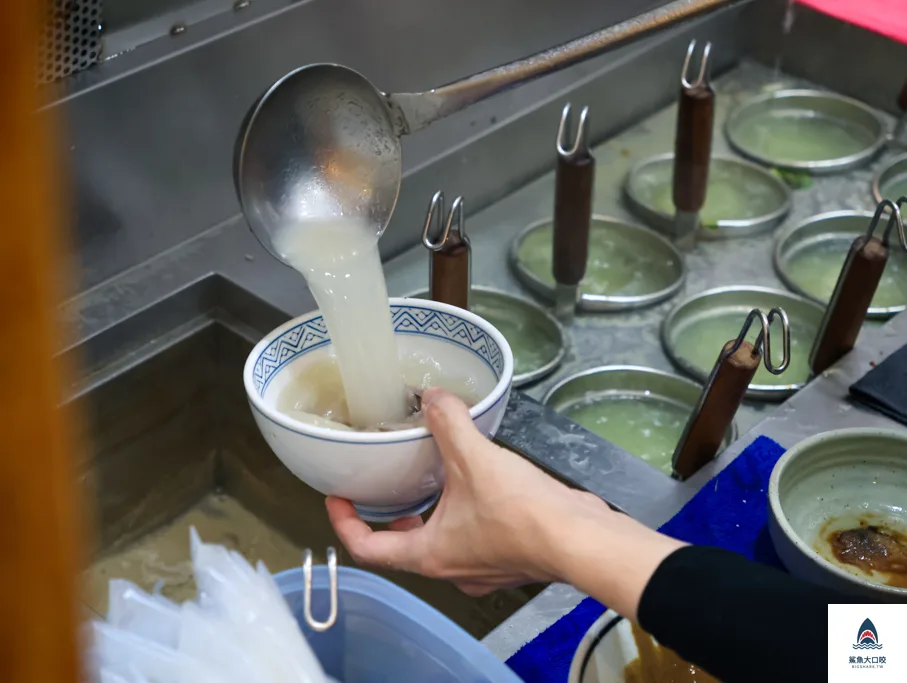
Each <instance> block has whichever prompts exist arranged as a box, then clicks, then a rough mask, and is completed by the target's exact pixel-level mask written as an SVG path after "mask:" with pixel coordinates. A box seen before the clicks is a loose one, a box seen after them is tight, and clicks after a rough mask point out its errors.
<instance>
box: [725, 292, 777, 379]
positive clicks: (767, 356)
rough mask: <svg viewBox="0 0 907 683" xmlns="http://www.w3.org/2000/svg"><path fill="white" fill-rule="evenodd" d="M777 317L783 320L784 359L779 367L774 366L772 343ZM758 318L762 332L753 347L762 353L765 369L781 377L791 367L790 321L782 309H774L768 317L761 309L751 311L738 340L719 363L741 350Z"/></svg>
mask: <svg viewBox="0 0 907 683" xmlns="http://www.w3.org/2000/svg"><path fill="white" fill-rule="evenodd" d="M776 317H777V318H781V352H782V358H781V362H780V363H779V364H778V365H774V364H773V361H772V343H771V327H772V321H773V320H774V319H775V318H776ZM756 318H759V322H760V323H761V325H762V331H761V332H759V336H758V337H756V343H755V344H753V347H754V348H755V349H756V352H757V353H762V364H763V365H764V366H765V369H766V370H768V371H769V372H770V373H772V374H773V375H780V374H781V373H782V372H784V371H785V370H787V366H788V365H790V320H789V319H788V317H787V313H785V312H784V309H782V308H773V309H772V310H770V311H769V312H768V316H766V315H765V313H763V312H762V310H761V309H759V308H754V309H753V310H752V311H750V314H749V315H748V316H746V321H745V322H744V323H743V327H742V328H740V334H738V335H737V339H735V340H734V345H733V346H732V347H731V348H730V349H728V350H727V351H726V352H725V353H724V354H722V358H721V359H719V363H720V361H721V360H723V359H724V358H728V357H730V356H732V355H734V354H735V353H736V352H737V349H739V348H740V345H741V344H742V343H743V340H744V339H746V335H747V334H749V331H750V328H751V327H752V326H753V321H754V320H755V319H756ZM763 345H764V346H765V352H764V353H763V351H762V346H763Z"/></svg>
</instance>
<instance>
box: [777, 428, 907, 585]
mask: <svg viewBox="0 0 907 683" xmlns="http://www.w3.org/2000/svg"><path fill="white" fill-rule="evenodd" d="M768 498H769V508H770V513H769V520H768V521H769V533H770V535H771V538H772V542H773V543H774V545H775V550H776V551H777V552H778V557H780V558H781V561H782V562H783V563H784V566H785V567H787V570H788V571H789V572H790V573H791V574H793V575H794V576H798V577H800V578H803V579H806V580H808V581H812V582H813V583H818V584H823V585H826V586H829V587H831V588H835V589H837V590H840V591H844V592H847V593H850V594H852V595H866V596H869V597H872V598H875V599H877V600H884V601H889V602H905V601H907V588H896V587H893V586H888V585H885V584H883V583H881V582H880V581H881V579H879V580H873V579H872V578H871V577H870V576H869V575H867V574H866V573H864V572H862V571H861V570H859V569H858V568H856V567H853V566H851V565H847V564H843V563H841V562H839V561H838V560H836V559H834V556H833V554H832V553H831V548H830V547H829V544H828V542H827V540H825V537H826V536H827V535H828V533H830V532H834V531H841V530H844V529H847V528H852V527H854V526H857V525H858V524H859V523H860V521H861V520H862V521H868V522H870V523H872V522H884V523H885V524H886V526H888V527H890V528H892V529H894V530H896V531H900V532H901V533H907V430H904V429H898V430H885V429H840V430H837V431H832V432H826V433H824V434H819V435H818V436H814V437H811V438H809V439H806V440H805V441H801V442H800V443H798V444H797V445H796V446H794V447H793V448H791V449H790V450H789V451H787V453H785V454H784V455H783V456H782V457H781V459H780V460H778V462H777V464H776V465H775V468H774V470H773V471H772V476H771V479H770V480H769V487H768Z"/></svg>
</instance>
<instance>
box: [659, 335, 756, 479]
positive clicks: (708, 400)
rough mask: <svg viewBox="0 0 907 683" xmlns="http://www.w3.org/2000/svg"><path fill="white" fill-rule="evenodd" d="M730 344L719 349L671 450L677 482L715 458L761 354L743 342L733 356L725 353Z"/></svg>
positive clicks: (731, 346)
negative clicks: (697, 404) (703, 385)
mask: <svg viewBox="0 0 907 683" xmlns="http://www.w3.org/2000/svg"><path fill="white" fill-rule="evenodd" d="M734 343H735V340H731V341H729V342H728V343H727V344H725V345H724V348H723V349H722V350H721V356H719V361H718V363H717V366H716V368H715V369H714V370H713V372H712V377H711V379H710V381H709V384H708V385H706V388H705V389H704V390H703V392H702V396H701V397H700V399H699V406H698V408H697V409H696V411H695V412H694V413H693V414H692V415H691V416H690V420H689V422H687V426H686V428H685V429H684V432H683V436H681V438H680V442H679V443H678V444H677V448H676V450H675V451H674V461H673V463H674V473H675V475H676V476H677V477H678V478H679V479H681V480H684V479H688V478H689V477H691V476H693V475H694V474H696V472H698V471H699V470H700V469H702V467H703V466H704V465H706V464H707V463H709V462H711V461H712V460H713V459H714V458H715V455H716V454H717V453H718V449H719V448H721V444H722V442H723V441H724V437H725V435H726V434H727V431H728V429H729V428H730V426H731V423H732V422H733V420H734V415H736V414H737V409H738V408H739V407H740V403H741V402H742V401H743V398H744V396H746V390H747V387H749V385H750V382H752V381H753V376H754V375H755V374H756V370H758V369H759V363H760V362H761V361H762V354H761V353H759V351H757V350H756V347H755V346H753V345H752V344H751V343H750V342H748V341H744V342H742V343H741V344H740V347H739V348H738V349H737V350H736V351H735V352H734V353H732V354H728V352H729V351H730V350H731V349H732V348H733V346H734Z"/></svg>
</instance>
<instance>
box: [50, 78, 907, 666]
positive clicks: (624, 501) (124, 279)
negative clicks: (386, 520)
mask: <svg viewBox="0 0 907 683" xmlns="http://www.w3.org/2000/svg"><path fill="white" fill-rule="evenodd" d="M772 81H773V78H772V73H771V72H770V71H769V70H767V69H765V68H763V67H760V66H758V65H755V64H752V63H744V64H743V66H741V67H740V68H738V69H736V70H735V71H733V72H732V73H730V74H729V75H727V76H726V77H724V78H722V79H720V81H719V82H718V83H717V84H716V87H717V92H718V109H717V112H716V121H717V125H716V131H720V128H719V126H720V124H721V122H722V120H723V118H724V117H725V116H726V114H727V111H728V109H729V108H730V107H732V106H733V105H734V104H735V103H736V102H737V101H739V99H740V98H741V97H743V96H745V95H746V94H750V93H754V92H756V91H758V90H760V89H761V88H764V87H766V86H769V85H771V84H772ZM582 104H584V102H582V101H578V100H577V101H574V105H582ZM595 115H596V111H595V110H594V109H593V110H592V112H591V116H592V117H594V116H595ZM554 123H555V122H554V121H553V120H552V128H551V130H550V139H549V138H545V139H539V140H537V141H533V142H532V144H537V145H540V146H543V147H548V148H552V149H553V137H554V127H553V124H554ZM673 129H674V121H673V107H671V108H669V109H666V110H664V111H661V112H659V113H657V114H655V115H654V116H652V117H651V118H648V119H646V120H644V121H643V122H641V123H639V124H638V125H636V126H634V127H633V128H631V129H629V130H627V131H626V132H624V133H622V134H621V135H619V136H617V137H616V138H614V139H612V140H610V141H608V142H606V143H605V144H603V145H601V146H600V147H598V148H597V149H596V150H595V156H596V159H597V161H598V167H597V175H596V196H595V210H596V212H597V213H602V214H606V215H612V216H616V217H620V218H631V216H630V215H629V214H628V213H627V212H626V210H625V209H624V207H623V204H622V202H621V199H620V187H621V184H622V181H623V177H624V174H625V172H626V170H627V168H628V167H629V166H630V165H631V164H633V163H634V162H636V161H638V160H640V159H642V158H644V157H647V156H649V155H652V154H656V153H660V152H664V151H666V150H669V149H670V148H671V145H672V136H673ZM714 149H715V151H716V152H726V151H727V147H726V144H725V141H724V138H723V137H722V136H721V134H720V132H719V133H718V134H717V135H716V139H715V145H714ZM881 163H882V159H880V160H877V161H876V162H875V163H874V164H873V165H871V166H870V167H868V168H865V169H862V170H860V171H857V172H854V173H851V174H848V175H847V176H842V177H829V178H823V179H816V181H815V184H814V185H813V186H812V187H811V188H810V189H808V190H803V191H798V192H796V193H795V197H794V209H793V212H792V213H791V215H790V216H789V218H788V220H787V222H788V223H789V222H791V221H797V220H800V219H802V218H805V217H807V216H810V215H812V214H815V213H818V212H820V211H824V210H830V209H838V208H853V209H866V208H870V207H871V206H872V200H871V196H870V192H869V184H870V179H871V176H872V174H873V172H874V171H875V170H876V168H877V167H878V166H879V165H880V164H881ZM552 165H553V155H552ZM434 189H442V190H445V191H448V192H451V191H453V190H454V189H455V188H444V187H441V188H429V190H431V191H433V190H434ZM428 200H429V194H426V196H425V205H426V206H427V204H428ZM465 200H466V202H467V204H468V202H469V196H467V197H465ZM552 201H553V175H552V174H547V175H545V176H543V177H541V178H539V179H537V180H536V181H534V182H532V183H530V184H528V185H526V186H524V187H522V188H521V189H519V190H517V191H516V192H514V193H512V194H510V195H509V196H507V197H505V198H504V199H503V200H501V201H500V202H498V203H496V204H494V205H492V206H491V207H489V208H488V209H486V210H483V211H481V212H480V213H478V214H475V215H473V216H472V217H471V218H470V219H469V224H468V230H469V233H470V235H471V239H472V240H473V246H474V253H475V258H476V261H475V265H474V277H475V281H476V283H477V284H483V285H492V286H495V287H498V288H500V289H504V290H507V291H512V292H522V289H521V287H520V286H519V285H518V283H517V282H516V281H515V280H514V278H513V276H512V274H511V273H510V270H509V268H508V267H507V265H506V253H507V249H508V247H509V244H510V241H511V239H512V238H513V236H514V235H515V234H516V233H517V232H518V231H519V230H521V229H522V228H523V227H524V226H525V225H527V224H528V223H529V222H531V221H533V220H536V219H538V218H542V217H546V216H550V214H551V210H552ZM392 229H393V228H392ZM771 248H772V240H771V238H770V237H761V238H749V239H740V240H735V241H723V242H710V243H701V244H700V245H699V246H697V248H696V250H695V251H694V252H693V253H692V254H691V255H690V256H689V258H688V270H689V275H688V278H687V282H686V283H685V286H684V289H683V291H682V292H681V294H679V295H678V297H675V299H673V300H672V301H668V302H665V303H663V304H661V305H658V306H656V307H653V308H650V309H646V310H642V311H638V312H635V313H626V314H599V315H583V316H580V317H578V318H577V320H576V322H575V323H574V324H573V325H572V326H571V328H570V329H569V337H570V340H571V350H570V353H569V355H568V358H567V359H566V361H565V363H564V365H563V366H562V367H561V368H560V370H559V371H558V372H557V373H556V374H555V375H554V376H552V377H551V378H549V379H548V380H546V381H544V382H542V383H540V384H539V385H536V386H534V387H532V388H530V389H529V390H528V392H527V393H528V395H529V396H531V397H535V398H538V397H540V396H541V394H542V393H543V392H544V391H545V390H546V389H547V387H548V386H550V385H551V384H552V383H553V382H554V381H556V380H557V379H558V378H560V377H562V376H564V375H566V374H568V373H572V372H574V371H576V370H577V369H581V368H585V367H590V366H594V365H599V364H606V363H634V364H641V365H648V366H652V367H656V368H662V369H672V368H671V365H670V363H669V361H668V360H667V358H666V357H665V355H664V353H663V352H662V350H661V346H660V341H659V337H658V329H659V323H660V321H661V319H662V317H663V316H664V315H665V314H666V313H667V311H669V310H670V308H671V307H672V306H673V305H675V304H676V303H677V302H678V301H679V300H680V298H682V297H684V296H686V295H689V294H692V293H696V292H699V291H702V290H704V289H707V288H710V287H713V286H718V285H725V284H755V285H768V286H775V287H781V284H780V282H779V281H778V279H777V277H776V276H775V274H774V272H773V270H772V265H771ZM386 273H387V278H388V286H389V289H390V292H391V294H392V295H401V294H404V293H407V292H410V291H413V290H415V289H418V288H421V287H424V286H425V284H426V282H427V275H428V260H427V254H426V253H425V252H424V250H422V248H421V247H419V248H414V249H412V250H411V251H409V252H406V253H404V254H402V255H401V256H399V257H397V258H396V259H394V260H392V261H390V262H388V263H387V266H386ZM225 288H228V289H229V290H230V291H231V292H233V293H235V292H242V296H235V295H233V294H231V296H230V300H231V304H230V305H231V308H230V311H229V315H230V316H231V319H232V320H233V324H234V327H235V328H237V329H240V330H241V331H242V332H243V333H244V334H245V336H247V337H248V338H249V339H254V338H256V337H257V336H260V335H261V334H262V333H264V332H265V331H267V330H268V329H270V328H271V327H273V326H274V325H276V324H278V323H279V322H280V321H281V320H283V319H285V318H286V317H287V316H293V315H297V314H300V313H303V312H305V311H307V310H310V309H311V308H312V307H313V303H312V299H311V297H310V295H309V294H308V292H307V290H306V288H305V284H304V282H303V279H302V277H301V276H299V275H298V274H296V273H295V272H293V271H291V270H289V269H288V268H285V267H283V266H281V265H279V264H277V263H276V262H275V261H274V260H272V259H271V258H270V257H269V256H268V255H267V254H266V253H265V252H264V251H263V250H262V249H261V247H260V246H259V245H258V243H257V242H256V241H255V240H254V238H253V237H252V236H251V234H250V233H249V231H248V229H247V228H246V226H245V224H244V222H243V221H242V220H241V219H235V218H234V219H231V220H229V221H226V222H225V223H223V224H221V225H218V226H215V227H214V228H211V229H209V230H207V231H205V232H203V233H201V234H200V235H198V236H197V237H195V238H193V239H191V240H189V241H188V242H185V243H183V244H181V245H179V246H177V247H174V248H172V249H170V250H169V251H166V252H164V253H162V254H160V255H158V256H157V257H155V258H153V259H151V260H149V261H145V262H143V263H141V264H139V265H136V266H133V267H132V268H130V269H129V270H126V271H125V272H123V273H121V274H119V275H117V276H116V277H114V278H112V279H110V280H108V281H106V282H104V283H103V284H100V285H98V286H96V287H94V288H92V289H89V290H87V291H86V292H84V293H83V294H81V295H80V296H78V297H77V298H75V299H73V300H71V301H69V302H67V304H66V305H65V306H64V307H63V312H64V315H65V317H66V319H67V321H68V322H69V323H70V324H71V333H72V335H71V338H72V340H73V342H74V345H73V347H72V349H71V352H72V353H74V354H77V355H78V356H80V357H81V359H82V360H83V361H84V362H85V365H86V366H87V372H86V373H85V375H84V376H83V378H82V379H81V380H80V382H79V384H78V385H77V386H76V387H74V388H73V390H74V393H79V392H80V391H83V390H85V389H86V388H88V387H89V386H91V385H93V384H96V383H100V382H104V381H106V380H107V379H108V378H109V377H110V376H111V375H113V374H116V373H118V372H121V371H122V370H123V369H124V368H126V367H129V366H130V365H131V364H135V363H138V362H141V360H142V359H143V358H145V357H148V356H150V355H153V354H154V353H155V352H156V351H157V350H158V349H160V348H161V346H162V345H164V344H166V340H167V339H168V335H178V334H179V333H180V332H179V331H180V330H181V329H184V328H185V327H186V326H190V327H191V326H192V325H194V324H196V323H197V322H198V321H199V320H203V319H205V318H207V317H209V316H211V315H213V314H214V313H212V312H216V311H218V310H220V309H221V308H222V307H223V305H224V304H223V300H222V295H223V292H222V291H221V290H223V289H225ZM522 293H523V294H526V293H525V292H522ZM149 340H150V341H149ZM904 341H907V316H903V315H902V316H900V317H899V318H896V319H894V320H892V321H890V322H889V323H888V324H887V325H885V326H884V327H878V328H875V329H872V330H865V331H864V334H863V336H862V337H861V340H860V345H859V347H858V348H857V349H856V350H855V351H854V352H853V353H851V354H850V355H849V356H848V357H847V358H846V359H844V361H842V362H841V363H840V364H839V365H838V366H837V367H836V368H834V369H832V370H831V371H830V372H829V373H827V374H826V375H825V376H823V377H820V378H818V379H817V380H815V381H814V382H813V383H812V384H811V385H809V386H808V387H807V388H806V389H805V390H803V391H802V392H800V393H799V394H798V395H796V396H795V397H793V398H792V399H790V400H789V401H787V402H786V403H784V404H783V405H781V406H780V407H777V406H773V405H770V404H749V405H747V406H745V407H744V409H743V411H742V412H741V414H740V417H739V426H740V428H741V434H743V436H742V437H741V438H740V439H739V440H738V441H737V442H736V443H734V444H733V445H732V446H731V447H729V448H728V449H727V450H726V451H725V452H724V453H723V454H722V455H721V456H720V457H719V458H718V459H717V460H716V461H715V462H714V463H712V464H710V465H709V466H708V467H706V468H705V469H704V470H702V471H701V472H700V473H699V474H697V475H696V476H695V477H693V478H692V479H691V480H689V481H687V482H683V483H681V482H675V481H673V480H671V479H668V478H667V477H665V476H663V475H661V473H659V472H656V471H654V470H652V471H651V472H649V471H648V470H651V468H648V467H647V466H645V465H643V464H642V463H641V462H640V461H636V460H635V459H632V460H629V461H628V460H626V459H623V460H622V459H621V457H619V455H620V454H615V452H614V449H613V447H611V446H610V445H609V444H607V443H606V442H604V441H602V440H601V439H598V438H597V437H594V436H592V435H590V434H588V433H586V432H583V431H582V430H579V429H578V428H577V429H575V430H573V429H560V428H558V426H557V424H555V423H556V417H555V416H552V415H551V414H550V412H549V413H545V412H544V411H541V409H540V408H539V407H538V405H537V404H534V403H532V402H531V401H523V400H521V399H520V398H519V397H515V399H514V403H513V404H512V405H511V409H510V410H509V413H508V414H509V418H508V422H506V423H505V425H504V428H503V429H502V432H503V433H504V436H505V437H506V438H505V440H509V442H510V443H513V444H516V445H518V446H520V448H519V450H524V451H527V455H528V456H529V457H530V458H531V459H533V460H534V461H536V462H538V463H539V464H541V465H543V466H545V467H547V468H548V469H551V470H553V471H555V472H556V473H557V474H558V475H559V476H561V477H562V478H564V479H566V480H568V481H570V482H572V483H573V484H575V485H577V486H581V487H583V488H586V489H588V490H590V491H593V492H595V493H597V494H599V495H601V496H602V497H604V498H605V499H607V500H609V501H610V502H613V503H615V504H616V505H618V506H619V507H621V508H622V509H624V510H626V511H627V512H628V513H630V514H632V515H633V516H634V517H636V518H638V519H640V520H641V521H643V522H644V523H645V524H647V525H649V526H651V527H657V526H660V525H661V524H662V523H664V522H665V521H666V520H667V519H669V518H670V517H671V516H673V515H674V514H675V513H676V512H677V511H678V510H679V509H680V508H681V507H682V506H683V505H684V504H685V503H686V502H687V501H688V500H689V499H690V498H691V497H692V496H693V495H694V494H695V492H696V491H697V490H698V489H699V488H700V487H701V486H703V485H704V484H705V483H706V482H707V481H708V480H709V479H710V478H711V477H713V476H714V475H715V474H716V473H717V472H719V471H720V470H721V469H722V468H723V467H725V466H726V465H727V464H728V463H729V462H731V460H733V458H734V457H736V455H738V454H739V453H740V452H741V451H742V450H743V448H745V447H746V445H748V444H749V443H750V442H751V441H752V440H753V439H754V438H755V437H756V436H757V435H759V434H764V435H766V436H769V437H771V438H773V439H775V440H776V441H778V442H779V443H781V444H782V445H783V446H786V447H790V446H791V445H793V444H794V443H796V442H797V441H799V440H801V439H802V438H804V437H806V436H809V435H811V434H814V433H816V432H817V431H822V430H827V429H831V428H837V427H845V426H858V425H860V426H870V425H878V426H888V427H892V426H895V425H894V423H892V422H890V421H889V420H887V419H886V418H883V417H881V416H879V415H876V414H874V413H870V412H868V411H865V410H863V409H860V408H857V407H854V406H852V405H851V404H849V403H848V402H847V401H846V400H845V397H846V393H847V387H848V386H849V384H850V383H851V382H852V381H853V380H855V379H856V378H858V377H859V376H861V375H862V374H864V373H865V372H866V371H867V370H868V369H869V367H870V362H878V361H880V360H881V359H883V358H884V357H885V356H886V355H888V354H889V353H890V352H891V351H893V350H894V349H895V348H897V347H898V346H899V345H901V344H903V343H904ZM527 415H531V416H532V419H525V418H526V416H527ZM539 416H541V417H542V418H543V419H541V420H539V419H537V418H538V417H539ZM561 419H562V418H561ZM535 423H537V424H535ZM539 425H542V426H547V427H550V426H551V425H554V427H555V428H554V429H553V430H552V429H548V431H546V430H545V429H542V428H541V427H540V426H539ZM561 426H563V423H561ZM624 455H626V454H624ZM642 470H646V471H645V472H642ZM643 475H644V476H643ZM580 598H581V596H580V595H579V594H578V593H577V592H576V591H573V590H572V589H570V588H568V587H565V586H552V587H550V588H548V589H547V590H546V591H545V592H543V593H542V594H541V595H540V596H538V597H537V598H535V599H534V600H533V601H532V602H530V603H529V604H528V605H527V606H526V607H525V608H523V609H522V610H521V611H519V612H518V613H517V614H515V615H514V616H513V617H512V618H511V619H509V620H508V621H506V622H505V623H504V624H502V625H501V626H500V627H499V628H498V629H496V630H495V631H494V632H493V633H491V634H490V635H489V636H488V638H487V639H486V643H487V645H488V646H489V647H490V648H491V649H492V650H493V651H494V652H495V653H496V654H497V655H498V656H500V657H502V658H506V657H508V656H510V655H511V654H513V653H514V652H515V651H516V650H517V649H518V648H519V647H520V646H521V645H523V644H524V643H525V642H527V641H528V640H530V639H531V638H532V637H533V636H534V635H536V634H537V633H539V632H540V631H542V630H544V628H546V627H547V626H548V625H550V624H551V623H553V622H554V621H555V620H556V619H557V618H559V617H560V616H561V615H562V614H564V613H565V612H566V611H567V610H569V609H570V608H571V607H573V606H574V605H575V604H576V603H577V601H578V600H579V599H580Z"/></svg>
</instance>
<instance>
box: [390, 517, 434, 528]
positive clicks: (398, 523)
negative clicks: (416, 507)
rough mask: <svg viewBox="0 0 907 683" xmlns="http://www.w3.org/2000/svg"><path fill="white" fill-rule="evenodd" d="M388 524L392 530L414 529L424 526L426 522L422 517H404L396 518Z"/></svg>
mask: <svg viewBox="0 0 907 683" xmlns="http://www.w3.org/2000/svg"><path fill="white" fill-rule="evenodd" d="M388 526H389V527H390V528H391V531H412V530H413V529H421V528H422V527H424V526H425V522H424V521H422V518H421V517H404V518H403V519H395V520H394V521H393V522H391V523H390V524H389V525H388Z"/></svg>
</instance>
